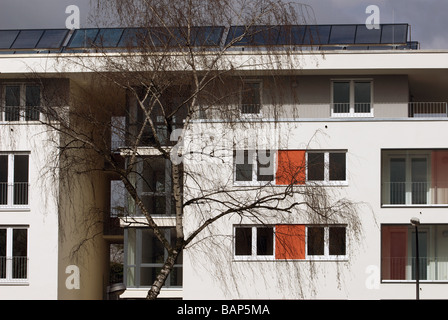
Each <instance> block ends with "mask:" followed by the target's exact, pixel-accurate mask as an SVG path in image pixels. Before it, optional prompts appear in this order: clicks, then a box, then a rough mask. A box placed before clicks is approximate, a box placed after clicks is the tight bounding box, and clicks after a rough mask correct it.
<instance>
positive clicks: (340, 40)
mask: <svg viewBox="0 0 448 320" xmlns="http://www.w3.org/2000/svg"><path fill="white" fill-rule="evenodd" d="M355 32H356V26H355V25H347V26H343V25H340V26H332V27H331V33H330V41H329V43H330V44H352V43H354V42H355Z"/></svg>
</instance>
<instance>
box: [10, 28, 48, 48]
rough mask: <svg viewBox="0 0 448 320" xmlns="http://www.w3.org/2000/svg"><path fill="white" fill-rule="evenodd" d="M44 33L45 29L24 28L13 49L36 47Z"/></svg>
mask: <svg viewBox="0 0 448 320" xmlns="http://www.w3.org/2000/svg"><path fill="white" fill-rule="evenodd" d="M43 33H44V31H43V30H22V31H20V33H19V35H18V36H17V38H16V40H15V41H14V43H13V45H12V46H11V49H34V48H35V47H36V45H37V43H38V42H39V40H40V38H41V37H42V34H43Z"/></svg>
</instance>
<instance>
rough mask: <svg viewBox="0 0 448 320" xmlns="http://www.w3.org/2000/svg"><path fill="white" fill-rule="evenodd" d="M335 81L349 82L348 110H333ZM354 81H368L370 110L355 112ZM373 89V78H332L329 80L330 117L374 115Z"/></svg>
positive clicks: (370, 116)
mask: <svg viewBox="0 0 448 320" xmlns="http://www.w3.org/2000/svg"><path fill="white" fill-rule="evenodd" d="M337 82H349V83H350V102H349V103H350V111H349V112H348V113H347V112H344V113H342V112H334V84H335V83H337ZM355 82H369V83H370V112H355ZM373 93H374V90H373V79H371V78H368V79H362V78H359V79H352V78H350V79H332V80H331V108H330V109H331V117H332V118H347V117H349V118H364V117H369V118H372V117H373V116H374V103H373V98H374V95H373Z"/></svg>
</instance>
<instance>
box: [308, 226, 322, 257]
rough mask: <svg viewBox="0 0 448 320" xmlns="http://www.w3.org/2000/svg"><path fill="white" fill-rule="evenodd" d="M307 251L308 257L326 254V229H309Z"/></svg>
mask: <svg viewBox="0 0 448 320" xmlns="http://www.w3.org/2000/svg"><path fill="white" fill-rule="evenodd" d="M307 232H308V235H307V249H308V255H323V254H324V228H323V227H308V229H307Z"/></svg>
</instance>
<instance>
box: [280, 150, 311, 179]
mask: <svg viewBox="0 0 448 320" xmlns="http://www.w3.org/2000/svg"><path fill="white" fill-rule="evenodd" d="M305 162H306V161H305V150H279V151H278V152H277V173H276V184H278V185H291V184H294V185H300V184H305V178H306V173H305V172H306V166H305Z"/></svg>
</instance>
